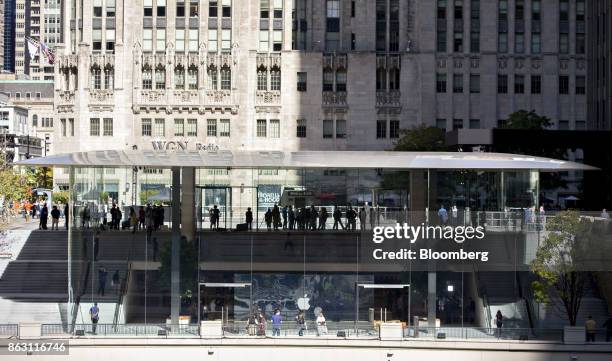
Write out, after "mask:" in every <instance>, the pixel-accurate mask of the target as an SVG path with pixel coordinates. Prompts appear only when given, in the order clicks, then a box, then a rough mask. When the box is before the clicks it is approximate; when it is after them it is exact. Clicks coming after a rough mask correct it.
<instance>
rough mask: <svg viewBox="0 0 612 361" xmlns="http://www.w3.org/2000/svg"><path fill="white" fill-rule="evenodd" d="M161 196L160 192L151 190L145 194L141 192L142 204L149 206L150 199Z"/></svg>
mask: <svg viewBox="0 0 612 361" xmlns="http://www.w3.org/2000/svg"><path fill="white" fill-rule="evenodd" d="M157 194H159V191H158V190H155V189H149V190H146V191H143V192H140V194H139V196H140V204H147V203H148V202H149V198H151V197H153V196H155V195H157Z"/></svg>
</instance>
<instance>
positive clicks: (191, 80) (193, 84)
mask: <svg viewBox="0 0 612 361" xmlns="http://www.w3.org/2000/svg"><path fill="white" fill-rule="evenodd" d="M187 82H188V84H189V90H197V89H198V67H197V66H195V65H191V66H190V67H189V71H188V72H187Z"/></svg>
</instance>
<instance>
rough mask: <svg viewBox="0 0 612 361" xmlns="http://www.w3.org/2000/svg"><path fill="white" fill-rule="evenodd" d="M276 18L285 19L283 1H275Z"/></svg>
mask: <svg viewBox="0 0 612 361" xmlns="http://www.w3.org/2000/svg"><path fill="white" fill-rule="evenodd" d="M274 18H275V19H282V18H283V0H274Z"/></svg>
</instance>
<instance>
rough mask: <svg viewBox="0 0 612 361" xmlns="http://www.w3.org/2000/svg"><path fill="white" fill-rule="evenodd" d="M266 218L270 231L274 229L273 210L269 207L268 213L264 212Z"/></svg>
mask: <svg viewBox="0 0 612 361" xmlns="http://www.w3.org/2000/svg"><path fill="white" fill-rule="evenodd" d="M264 220H265V221H266V228H267V229H268V231H271V230H272V210H271V209H270V208H268V210H267V211H266V214H264Z"/></svg>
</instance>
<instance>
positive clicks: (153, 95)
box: [140, 90, 164, 103]
mask: <svg viewBox="0 0 612 361" xmlns="http://www.w3.org/2000/svg"><path fill="white" fill-rule="evenodd" d="M140 95H141V99H142V100H143V101H145V102H149V103H158V102H161V100H162V99H163V98H164V91H163V90H143V91H142V92H141V93H140Z"/></svg>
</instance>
